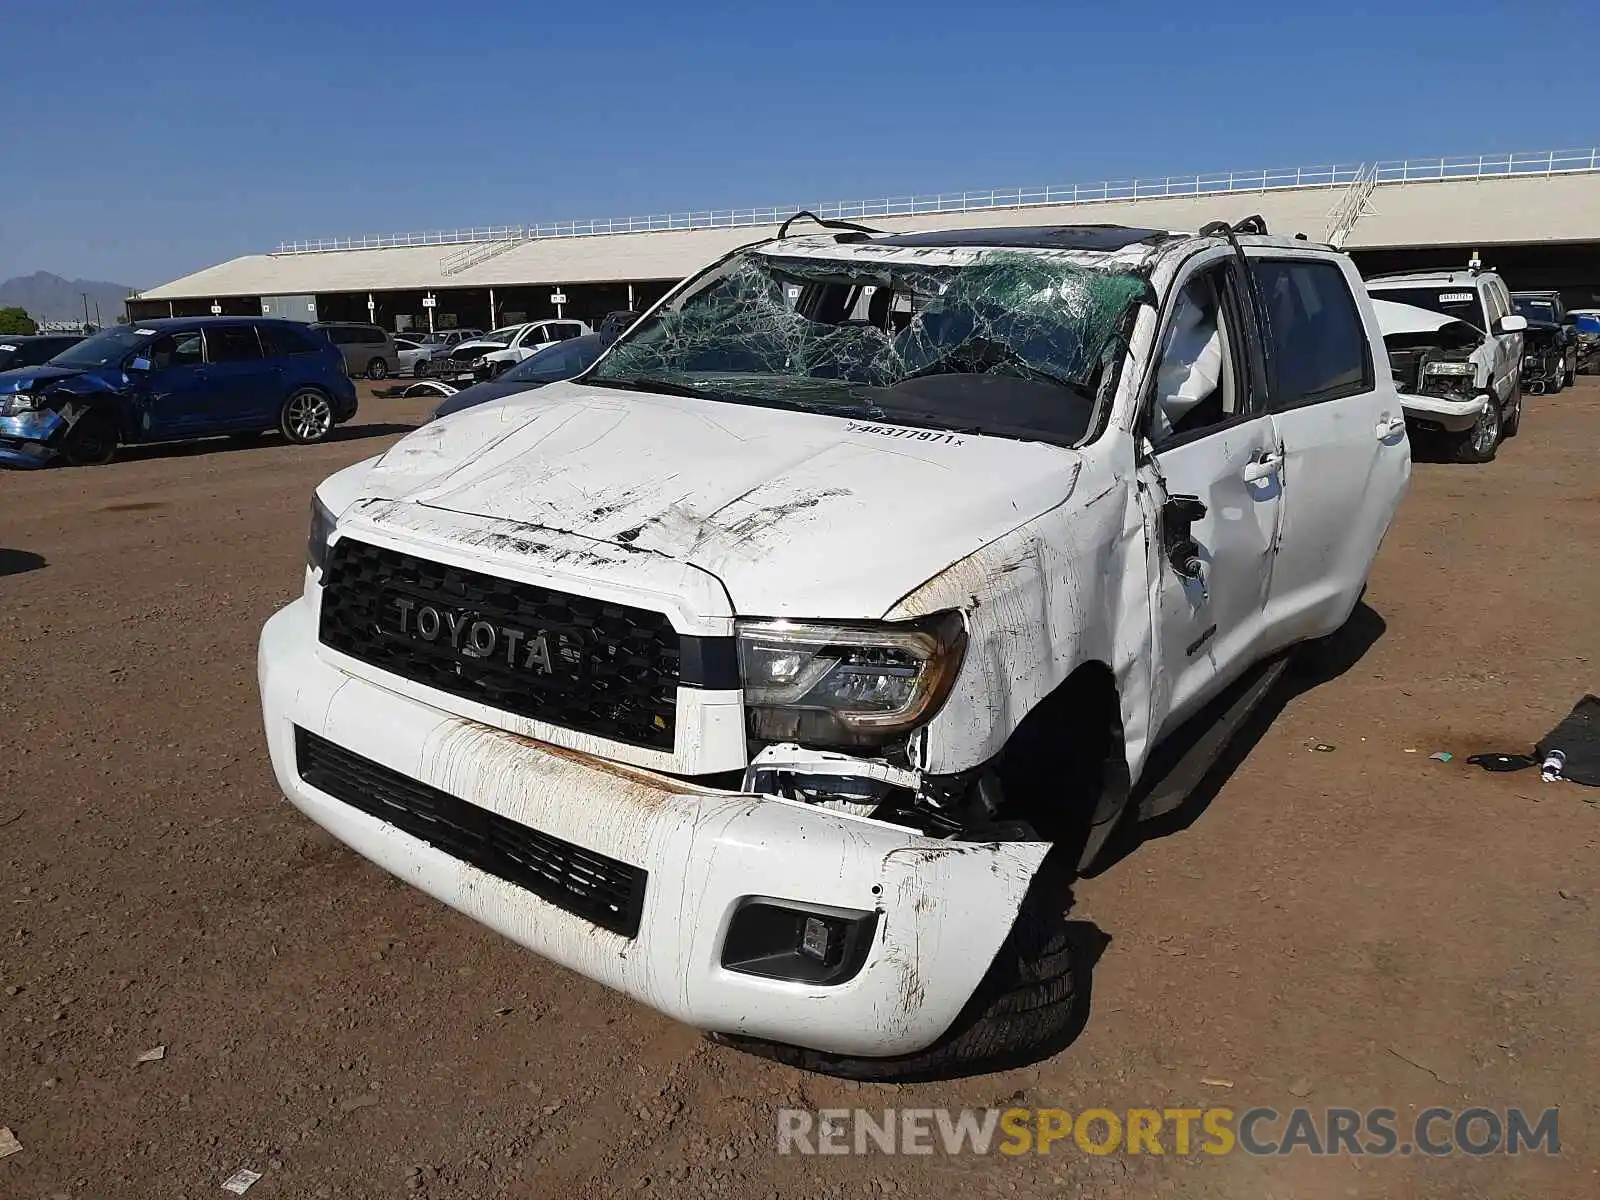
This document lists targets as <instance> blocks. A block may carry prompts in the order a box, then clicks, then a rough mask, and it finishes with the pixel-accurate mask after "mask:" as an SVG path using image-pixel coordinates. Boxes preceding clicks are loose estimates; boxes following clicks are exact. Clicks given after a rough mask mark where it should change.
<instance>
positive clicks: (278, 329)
mask: <svg viewBox="0 0 1600 1200" xmlns="http://www.w3.org/2000/svg"><path fill="white" fill-rule="evenodd" d="M259 329H260V332H261V349H262V352H263V353H264V354H265V355H266V356H267V357H268V358H288V357H289V356H290V355H291V354H315V353H316V352H317V350H318V346H317V343H316V342H315V341H313V340H312V339H311V338H310V337H309V336H307V335H306V334H304V333H301V332H300V330H298V329H295V328H294V327H293V326H290V325H262V326H259Z"/></svg>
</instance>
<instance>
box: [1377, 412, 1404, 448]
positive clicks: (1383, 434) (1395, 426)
mask: <svg viewBox="0 0 1600 1200" xmlns="http://www.w3.org/2000/svg"><path fill="white" fill-rule="evenodd" d="M1405 427H1406V419H1405V418H1404V417H1388V416H1385V417H1379V418H1378V424H1377V426H1376V427H1375V428H1374V429H1373V433H1375V434H1376V435H1377V437H1378V440H1379V441H1380V442H1386V441H1388V440H1389V439H1390V438H1392V437H1393V436H1394V435H1395V434H1397V433H1403V432H1404V431H1405Z"/></svg>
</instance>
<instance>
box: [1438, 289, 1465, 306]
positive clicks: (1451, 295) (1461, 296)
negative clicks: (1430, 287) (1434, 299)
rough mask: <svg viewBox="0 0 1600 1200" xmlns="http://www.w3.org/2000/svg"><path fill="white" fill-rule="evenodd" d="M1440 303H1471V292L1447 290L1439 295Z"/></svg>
mask: <svg viewBox="0 0 1600 1200" xmlns="http://www.w3.org/2000/svg"><path fill="white" fill-rule="evenodd" d="M1439 303H1440V304H1471V303H1472V293H1471V292H1445V293H1444V294H1443V295H1442V296H1440V297H1439Z"/></svg>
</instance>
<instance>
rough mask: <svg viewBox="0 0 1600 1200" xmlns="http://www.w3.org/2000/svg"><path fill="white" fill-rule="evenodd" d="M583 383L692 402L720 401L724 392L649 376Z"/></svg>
mask: <svg viewBox="0 0 1600 1200" xmlns="http://www.w3.org/2000/svg"><path fill="white" fill-rule="evenodd" d="M581 382H583V383H588V384H592V385H594V386H595V387H609V388H618V389H620V390H622V391H625V392H661V393H663V394H664V395H668V396H687V397H689V398H690V399H693V400H721V399H723V398H724V397H726V396H727V395H728V393H726V392H713V391H710V390H708V389H706V388H698V387H695V386H694V385H693V384H688V383H678V382H677V381H676V380H672V379H656V378H654V377H653V376H649V375H636V376H634V377H633V378H632V379H584V380H581Z"/></svg>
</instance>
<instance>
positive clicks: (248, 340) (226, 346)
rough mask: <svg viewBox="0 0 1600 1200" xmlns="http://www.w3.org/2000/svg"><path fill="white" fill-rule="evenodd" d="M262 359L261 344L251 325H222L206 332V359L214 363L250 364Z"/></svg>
mask: <svg viewBox="0 0 1600 1200" xmlns="http://www.w3.org/2000/svg"><path fill="white" fill-rule="evenodd" d="M260 357H261V342H260V341H259V340H258V339H257V338H256V331H255V327H254V326H251V325H220V326H213V327H211V328H210V329H207V330H206V358H207V359H208V360H209V361H211V362H214V363H227V362H248V361H249V360H251V359H254V358H260Z"/></svg>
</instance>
